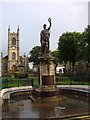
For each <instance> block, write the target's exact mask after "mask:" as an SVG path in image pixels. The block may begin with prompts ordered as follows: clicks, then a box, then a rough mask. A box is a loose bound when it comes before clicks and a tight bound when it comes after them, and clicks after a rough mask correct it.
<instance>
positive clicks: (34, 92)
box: [0, 18, 90, 120]
mask: <svg viewBox="0 0 90 120" xmlns="http://www.w3.org/2000/svg"><path fill="white" fill-rule="evenodd" d="M48 22H49V27H48V28H47V27H46V24H44V25H43V28H44V29H43V30H42V31H41V32H40V42H41V51H40V56H39V58H38V59H39V62H38V87H37V88H34V87H32V86H31V85H30V86H26V87H25V86H24V87H16V88H8V89H2V90H1V91H0V92H1V94H0V98H1V101H2V120H5V119H8V120H9V119H13V118H15V119H23V118H25V119H40V120H41V119H42V120H44V119H45V120H49V119H50V120H51V119H58V120H72V119H75V120H76V119H77V120H79V119H80V117H83V118H84V117H86V118H84V120H88V117H87V116H89V114H90V113H89V111H90V108H89V102H88V101H89V97H90V91H89V90H88V87H87V86H84V87H82V88H81V86H79V88H78V87H71V86H69V87H68V86H67V87H65V86H62V85H61V86H58V87H57V85H56V77H55V63H54V57H53V56H52V55H51V53H50V41H49V40H50V39H49V38H50V28H51V26H52V20H51V18H48Z"/></svg>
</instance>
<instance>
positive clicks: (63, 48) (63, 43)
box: [58, 32, 81, 72]
mask: <svg viewBox="0 0 90 120" xmlns="http://www.w3.org/2000/svg"><path fill="white" fill-rule="evenodd" d="M80 37H81V34H80V33H79V32H66V33H63V34H62V36H61V37H60V38H59V42H58V51H59V58H60V59H61V60H62V61H64V63H65V64H66V63H67V62H68V61H69V62H70V64H71V63H72V67H73V72H74V65H75V62H76V61H77V53H78V46H79V45H78V41H79V39H80Z"/></svg>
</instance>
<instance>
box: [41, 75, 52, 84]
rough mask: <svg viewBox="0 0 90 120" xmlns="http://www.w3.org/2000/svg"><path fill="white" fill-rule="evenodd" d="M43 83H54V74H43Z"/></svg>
mask: <svg viewBox="0 0 90 120" xmlns="http://www.w3.org/2000/svg"><path fill="white" fill-rule="evenodd" d="M42 85H54V75H47V76H44V75H43V76H42Z"/></svg>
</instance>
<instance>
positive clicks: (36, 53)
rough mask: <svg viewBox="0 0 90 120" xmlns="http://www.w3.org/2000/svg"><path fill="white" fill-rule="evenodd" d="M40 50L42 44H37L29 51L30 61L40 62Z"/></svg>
mask: <svg viewBox="0 0 90 120" xmlns="http://www.w3.org/2000/svg"><path fill="white" fill-rule="evenodd" d="M40 50H41V47H40V46H35V47H33V48H32V50H31V51H30V52H29V55H30V57H29V62H34V63H38V57H39V55H40Z"/></svg>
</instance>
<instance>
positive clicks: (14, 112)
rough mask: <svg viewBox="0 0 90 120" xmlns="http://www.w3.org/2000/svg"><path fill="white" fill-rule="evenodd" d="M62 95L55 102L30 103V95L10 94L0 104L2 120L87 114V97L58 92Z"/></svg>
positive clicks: (63, 91)
mask: <svg viewBox="0 0 90 120" xmlns="http://www.w3.org/2000/svg"><path fill="white" fill-rule="evenodd" d="M60 92H62V95H61V96H60V98H59V99H58V100H57V101H52V102H50V101H47V102H45V101H43V102H42V100H40V101H39V102H37V101H35V102H32V101H31V99H30V93H29V94H28V93H27V94H26V93H25V92H23V93H21V94H18V93H17V94H12V95H11V98H10V100H9V101H7V100H5V101H4V102H3V104H2V118H42V119H44V118H48V119H49V118H50V119H51V118H64V117H65V118H66V117H68V116H75V115H79V114H80V115H82V114H88V111H89V107H88V96H87V97H86V96H85V95H86V93H84V94H83V95H82V93H79V94H78V91H77V93H76V91H73V90H71V92H70V91H68V90H60Z"/></svg>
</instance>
